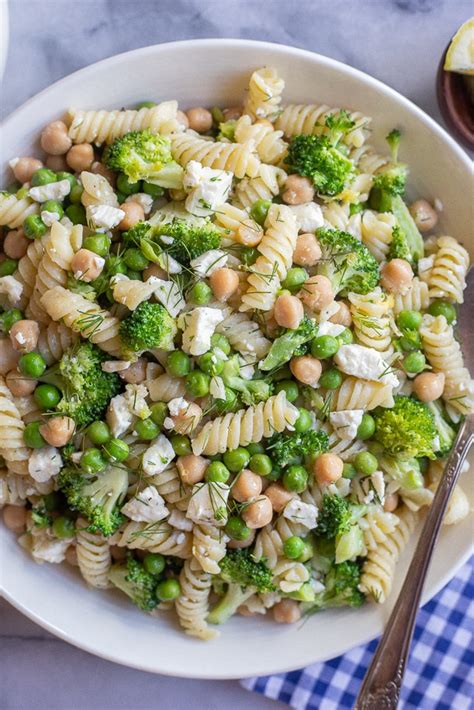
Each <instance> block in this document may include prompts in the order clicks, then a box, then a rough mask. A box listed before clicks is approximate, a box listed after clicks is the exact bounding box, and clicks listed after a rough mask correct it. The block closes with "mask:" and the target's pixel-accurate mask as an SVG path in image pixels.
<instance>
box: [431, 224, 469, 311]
mask: <svg viewBox="0 0 474 710" xmlns="http://www.w3.org/2000/svg"><path fill="white" fill-rule="evenodd" d="M468 268H469V254H468V253H467V251H466V250H465V249H464V247H463V246H461V244H459V242H457V241H456V240H455V239H453V238H452V237H439V239H438V251H437V252H436V254H435V259H434V263H433V268H432V269H431V270H430V273H429V276H428V286H429V293H430V298H446V299H448V300H449V301H454V302H455V303H463V301H464V296H463V291H464V289H465V288H466V274H467V270H468Z"/></svg>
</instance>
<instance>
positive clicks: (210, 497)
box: [186, 482, 230, 527]
mask: <svg viewBox="0 0 474 710" xmlns="http://www.w3.org/2000/svg"><path fill="white" fill-rule="evenodd" d="M229 492H230V487H229V486H227V485H226V484H225V483H214V482H213V483H199V484H197V485H196V486H194V488H193V491H192V494H191V498H190V500H189V505H188V510H187V513H186V517H188V518H189V519H190V520H192V521H193V522H195V523H213V525H217V526H218V527H219V526H222V525H225V524H226V522H227V499H228V497H229Z"/></svg>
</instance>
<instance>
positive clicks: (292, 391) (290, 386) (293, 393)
mask: <svg viewBox="0 0 474 710" xmlns="http://www.w3.org/2000/svg"><path fill="white" fill-rule="evenodd" d="M281 391H284V392H285V394H286V398H287V400H288V402H294V401H295V399H298V396H299V393H300V391H299V388H298V385H297V384H296V382H295V381H294V380H281V382H278V384H277V385H275V394H278V392H281Z"/></svg>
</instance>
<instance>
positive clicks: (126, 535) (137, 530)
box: [114, 520, 192, 559]
mask: <svg viewBox="0 0 474 710" xmlns="http://www.w3.org/2000/svg"><path fill="white" fill-rule="evenodd" d="M114 539H115V544H117V545H118V546H119V547H128V548H129V549H130V550H148V552H159V553H161V554H162V555H172V556H173V557H181V558H182V559H188V558H189V557H191V554H192V535H191V534H190V533H189V532H186V531H185V532H183V531H181V530H175V529H174V528H173V527H172V526H171V525H168V523H166V522H165V521H163V520H161V521H159V522H157V523H143V522H134V521H130V522H128V523H127V524H126V526H125V528H124V529H123V530H121V532H119V533H118V534H116V536H115V538H114Z"/></svg>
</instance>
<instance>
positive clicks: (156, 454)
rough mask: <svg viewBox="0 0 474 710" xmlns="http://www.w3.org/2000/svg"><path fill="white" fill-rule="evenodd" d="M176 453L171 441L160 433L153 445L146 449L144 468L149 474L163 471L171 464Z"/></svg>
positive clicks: (143, 460)
mask: <svg viewBox="0 0 474 710" xmlns="http://www.w3.org/2000/svg"><path fill="white" fill-rule="evenodd" d="M175 456H176V454H175V452H174V449H173V447H172V446H171V444H170V442H169V441H168V439H167V438H166V436H164V434H160V435H159V436H157V437H156V439H154V440H153V443H152V445H151V446H150V447H149V448H148V449H147V450H146V451H145V453H144V454H143V458H142V466H143V470H144V471H145V473H146V474H147V475H148V476H154V475H155V474H156V473H161V471H164V470H165V468H167V467H168V466H169V464H170V463H171V461H172V460H173V459H174V458H175Z"/></svg>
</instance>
